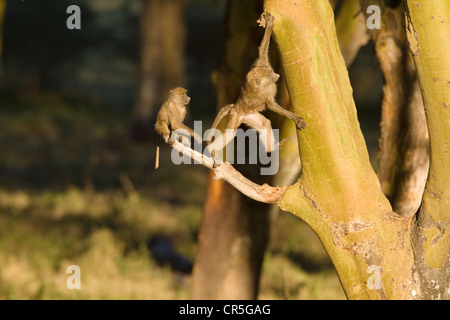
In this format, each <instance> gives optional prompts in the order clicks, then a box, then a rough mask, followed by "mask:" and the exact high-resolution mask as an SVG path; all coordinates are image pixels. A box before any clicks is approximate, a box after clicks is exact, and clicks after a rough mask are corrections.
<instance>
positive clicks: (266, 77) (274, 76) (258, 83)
mask: <svg viewBox="0 0 450 320" xmlns="http://www.w3.org/2000/svg"><path fill="white" fill-rule="evenodd" d="M279 78H280V75H279V74H278V73H275V72H273V70H272V68H268V67H256V68H253V69H252V70H250V72H249V73H248V75H247V82H248V83H249V84H250V85H251V86H252V87H254V88H255V89H259V90H264V89H265V88H268V87H272V86H274V85H275V83H276V82H277V81H278V79H279Z"/></svg>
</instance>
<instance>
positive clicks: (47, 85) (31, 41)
mask: <svg viewBox="0 0 450 320" xmlns="http://www.w3.org/2000/svg"><path fill="white" fill-rule="evenodd" d="M70 4H72V3H71V2H70V1H68V0H45V1H44V0H36V1H8V10H7V11H6V15H5V22H4V51H3V59H4V64H5V65H7V66H8V68H11V69H13V70H14V74H12V73H9V74H8V75H6V76H5V78H6V79H5V82H6V83H8V82H14V81H17V82H20V84H19V86H20V85H23V86H25V87H27V88H28V89H31V90H55V89H57V88H58V86H59V85H60V84H61V82H62V81H61V77H64V76H66V74H61V70H60V68H61V65H62V64H63V63H65V62H70V64H71V67H72V68H76V59H77V58H78V55H79V53H80V52H81V51H82V50H83V49H84V48H85V47H86V46H88V45H89V44H91V43H92V38H90V36H91V34H90V33H89V32H86V31H85V30H88V28H87V25H88V24H89V22H90V21H91V19H92V13H91V11H90V10H89V8H88V6H85V5H84V2H81V1H80V3H79V5H80V7H81V11H82V16H81V17H82V28H83V27H84V29H82V30H75V31H74V30H69V29H67V26H66V20H67V18H68V17H69V15H68V14H67V13H66V10H67V7H68V6H69V5H70ZM72 70H73V69H70V70H69V69H65V70H64V73H67V72H69V73H70V72H71V71H72ZM15 74H18V75H20V77H19V78H20V79H19V80H17V79H15V77H17V76H15ZM14 84H15V83H14Z"/></svg>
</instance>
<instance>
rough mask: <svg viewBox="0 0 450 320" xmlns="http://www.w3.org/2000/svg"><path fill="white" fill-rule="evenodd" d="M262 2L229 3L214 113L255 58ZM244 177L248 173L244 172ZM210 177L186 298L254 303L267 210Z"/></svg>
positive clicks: (236, 0)
mask: <svg viewBox="0 0 450 320" xmlns="http://www.w3.org/2000/svg"><path fill="white" fill-rule="evenodd" d="M261 11H262V1H259V0H252V1H241V0H231V1H229V4H228V9H227V20H226V23H227V35H226V47H225V48H224V54H223V58H222V65H221V70H220V74H219V79H218V88H219V89H218V108H220V107H222V106H224V105H226V104H228V103H233V102H234V101H235V100H236V98H237V96H238V94H239V87H240V86H241V84H242V82H243V79H244V78H245V74H246V72H247V71H248V70H249V67H250V65H251V64H252V63H253V61H254V59H255V58H256V55H257V49H256V48H257V47H258V45H259V43H258V42H259V40H260V37H259V35H260V34H261V30H260V29H259V28H258V27H257V24H256V23H255V22H256V20H257V19H258V17H259V14H260V13H261ZM246 173H248V172H246ZM213 176H214V174H213V173H211V175H210V178H209V186H208V192H207V198H206V203H205V207H204V211H203V216H202V222H201V225H200V231H199V238H198V240H199V244H198V248H197V255H196V259H195V264H194V272H193V277H192V288H191V298H192V299H256V297H257V293H258V284H259V275H260V271H261V265H262V260H263V257H264V252H265V249H266V246H267V242H268V239H269V219H268V206H267V205H264V204H260V203H258V202H256V201H254V200H251V199H248V198H247V197H245V196H244V195H242V194H241V193H240V192H238V191H237V190H236V189H234V187H232V186H231V185H229V184H228V183H226V182H225V181H223V180H219V181H214V179H213Z"/></svg>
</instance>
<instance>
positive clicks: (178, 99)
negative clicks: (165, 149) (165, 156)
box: [155, 87, 202, 169]
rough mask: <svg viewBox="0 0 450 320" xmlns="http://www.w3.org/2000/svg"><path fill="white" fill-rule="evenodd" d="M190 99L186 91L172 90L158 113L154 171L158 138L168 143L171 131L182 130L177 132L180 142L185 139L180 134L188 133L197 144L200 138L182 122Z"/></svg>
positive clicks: (157, 158)
mask: <svg viewBox="0 0 450 320" xmlns="http://www.w3.org/2000/svg"><path fill="white" fill-rule="evenodd" d="M190 101H191V98H190V97H189V96H188V95H187V90H186V89H184V88H181V87H176V88H173V89H172V90H170V91H169V94H168V97H167V100H166V101H165V102H164V104H163V105H162V107H161V109H160V110H159V112H158V115H157V117H156V123H155V131H156V132H157V133H158V137H157V143H156V163H155V169H158V167H159V136H161V137H162V138H163V139H164V141H165V142H167V143H170V136H171V134H172V132H173V131H175V130H180V129H183V130H184V131H185V132H178V133H179V134H180V137H181V139H182V140H184V139H187V138H186V137H184V136H183V135H182V134H183V133H188V134H189V135H190V136H191V137H194V139H195V140H197V141H198V142H199V143H201V141H202V138H201V137H200V136H199V135H198V134H197V133H195V132H194V130H192V129H191V128H189V127H188V126H186V125H185V124H184V123H183V121H184V118H185V117H186V111H187V110H186V105H188V104H189V102H190Z"/></svg>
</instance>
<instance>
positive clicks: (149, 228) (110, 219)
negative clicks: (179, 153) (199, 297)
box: [0, 94, 345, 299]
mask: <svg viewBox="0 0 450 320" xmlns="http://www.w3.org/2000/svg"><path fill="white" fill-rule="evenodd" d="M0 106H1V108H0V145H1V146H2V148H3V152H2V157H0V299H187V298H188V297H189V287H190V275H189V273H182V272H178V271H174V270H173V269H172V268H171V267H170V266H169V265H164V264H160V263H159V262H158V259H157V257H155V255H154V254H155V252H152V251H150V250H149V243H150V242H151V240H152V239H155V237H158V236H159V237H163V239H166V240H167V241H169V242H168V245H169V246H170V248H171V249H172V250H173V251H176V253H177V254H179V255H181V256H182V257H183V258H184V259H186V261H192V260H193V259H194V257H195V251H196V245H197V232H198V226H199V221H200V218H201V212H202V206H203V201H204V198H205V192H206V185H207V175H208V171H207V169H205V168H204V167H202V166H200V165H189V166H188V165H180V166H176V165H174V164H173V163H171V162H170V161H169V156H170V151H171V150H170V149H169V148H168V147H167V146H166V145H163V146H162V158H161V165H160V169H158V170H157V171H155V170H154V157H155V149H154V143H153V142H148V141H147V142H133V141H131V140H130V139H129V136H128V132H127V124H128V120H129V118H128V117H129V116H128V114H127V113H124V112H119V111H117V112H115V111H111V110H108V109H106V108H104V107H102V106H100V105H99V104H98V103H96V101H95V99H89V98H80V97H73V96H64V95H61V94H45V95H44V94H27V95H20V96H16V95H11V96H2V97H1V99H0ZM70 265H78V266H79V267H80V270H81V289H79V290H77V289H73V290H69V289H68V288H67V285H66V281H67V278H68V277H69V276H70V274H68V273H67V267H68V266H70ZM260 287H261V289H260V294H259V298H261V299H343V298H345V296H344V293H343V291H342V289H341V286H340V283H339V280H338V278H337V276H336V273H335V271H334V268H333V266H332V264H331V262H330V260H329V258H328V256H327V255H326V253H325V251H324V250H323V248H322V246H321V244H320V242H319V240H318V239H317V237H316V235H315V234H314V233H313V232H312V231H311V230H310V229H309V227H308V226H306V225H305V224H304V223H303V222H301V221H300V220H299V219H297V218H296V217H294V216H292V215H289V214H287V213H281V214H278V215H277V216H276V217H275V218H274V223H273V225H272V232H271V241H270V246H269V249H268V251H267V253H266V256H265V260H264V264H263V272H262V277H261V286H260Z"/></svg>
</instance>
